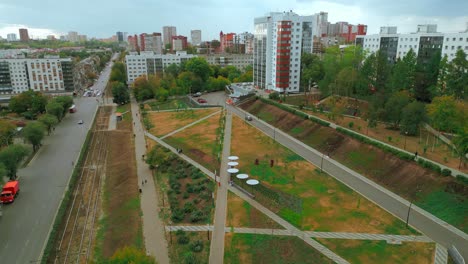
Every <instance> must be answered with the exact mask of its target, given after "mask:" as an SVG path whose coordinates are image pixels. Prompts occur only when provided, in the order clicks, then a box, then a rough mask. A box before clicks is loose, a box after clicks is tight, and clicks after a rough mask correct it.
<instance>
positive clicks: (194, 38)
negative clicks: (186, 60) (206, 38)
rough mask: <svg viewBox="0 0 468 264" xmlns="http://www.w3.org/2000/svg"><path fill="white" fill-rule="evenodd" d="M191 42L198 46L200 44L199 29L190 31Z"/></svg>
mask: <svg viewBox="0 0 468 264" xmlns="http://www.w3.org/2000/svg"><path fill="white" fill-rule="evenodd" d="M190 37H191V42H192V45H193V46H200V44H201V41H202V40H201V30H199V29H196V30H192V31H190Z"/></svg>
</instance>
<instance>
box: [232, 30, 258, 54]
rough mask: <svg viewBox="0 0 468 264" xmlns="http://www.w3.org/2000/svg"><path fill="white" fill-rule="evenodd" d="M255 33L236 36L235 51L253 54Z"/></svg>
mask: <svg viewBox="0 0 468 264" xmlns="http://www.w3.org/2000/svg"><path fill="white" fill-rule="evenodd" d="M253 40H254V35H253V34H252V33H249V32H243V33H240V34H237V35H236V36H235V37H234V52H235V53H245V54H253V43H254V41H253Z"/></svg>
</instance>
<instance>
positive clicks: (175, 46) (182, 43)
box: [172, 36, 187, 51]
mask: <svg viewBox="0 0 468 264" xmlns="http://www.w3.org/2000/svg"><path fill="white" fill-rule="evenodd" d="M186 48H187V37H185V36H172V50H174V51H181V50H184V49H186Z"/></svg>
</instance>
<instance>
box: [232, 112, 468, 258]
mask: <svg viewBox="0 0 468 264" xmlns="http://www.w3.org/2000/svg"><path fill="white" fill-rule="evenodd" d="M230 109H231V110H232V112H233V113H234V114H236V115H238V116H239V117H241V118H244V117H245V113H244V112H243V111H241V110H240V109H238V108H236V107H230ZM250 123H251V124H252V125H253V126H255V127H257V128H258V129H259V130H261V131H262V132H264V133H265V134H267V135H269V136H271V137H274V138H275V140H276V141H277V142H278V143H280V144H282V145H284V146H285V147H287V148H289V149H291V150H292V151H294V152H296V153H297V154H299V155H300V156H302V157H304V158H305V159H307V160H308V161H310V162H312V163H313V164H316V165H320V164H321V163H322V157H323V155H322V154H321V153H319V152H317V151H314V150H312V149H311V148H310V147H308V146H306V145H305V144H303V143H302V142H299V141H298V140H295V139H292V138H291V137H290V136H288V135H286V134H285V133H283V132H281V131H278V130H277V129H274V128H272V127H271V126H269V125H267V124H266V123H264V122H261V121H259V120H258V119H257V118H254V120H253V121H251V122H250ZM323 170H324V171H326V172H327V173H328V174H330V175H333V176H334V177H335V178H336V179H338V180H339V181H341V182H343V183H345V184H346V185H348V186H350V187H351V188H352V189H354V190H355V191H357V192H359V193H360V194H362V195H363V196H365V197H367V198H368V199H369V200H371V201H373V202H374V203H376V204H377V205H379V206H380V207H382V208H384V209H385V210H387V211H388V212H390V213H392V214H393V215H395V216H397V217H399V218H400V219H402V220H403V221H406V217H407V213H408V207H409V203H408V202H407V201H404V200H402V199H401V198H400V197H396V195H395V194H389V192H388V191H385V189H384V188H383V187H381V186H377V184H375V183H373V182H372V181H370V180H362V179H360V178H359V177H356V174H357V173H356V172H354V171H352V170H350V169H348V168H346V167H345V166H343V165H341V164H339V163H338V162H336V161H334V160H331V159H330V158H326V157H324V159H323ZM412 208H416V207H415V206H414V205H413V207H412ZM409 224H410V225H411V226H413V227H414V228H416V229H418V230H419V231H421V232H422V233H424V234H425V235H426V236H428V237H429V238H431V239H432V240H434V241H435V242H437V243H439V244H441V245H443V246H444V247H446V248H449V247H451V246H452V245H455V247H456V248H457V249H458V251H459V252H460V253H461V254H462V256H463V257H464V258H465V260H468V240H467V237H468V235H467V234H465V233H463V232H461V231H460V230H456V229H455V228H454V227H453V226H450V225H449V224H447V223H444V222H442V221H440V220H438V221H434V219H433V218H432V217H430V216H428V213H427V212H425V213H424V212H423V210H422V209H418V208H416V210H414V209H412V210H411V214H410V221H409Z"/></svg>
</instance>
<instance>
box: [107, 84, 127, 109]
mask: <svg viewBox="0 0 468 264" xmlns="http://www.w3.org/2000/svg"><path fill="white" fill-rule="evenodd" d="M111 87H112V96H113V97H114V103H116V104H126V103H128V102H130V93H129V92H128V88H127V87H126V86H125V84H123V83H121V82H112V83H111Z"/></svg>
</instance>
